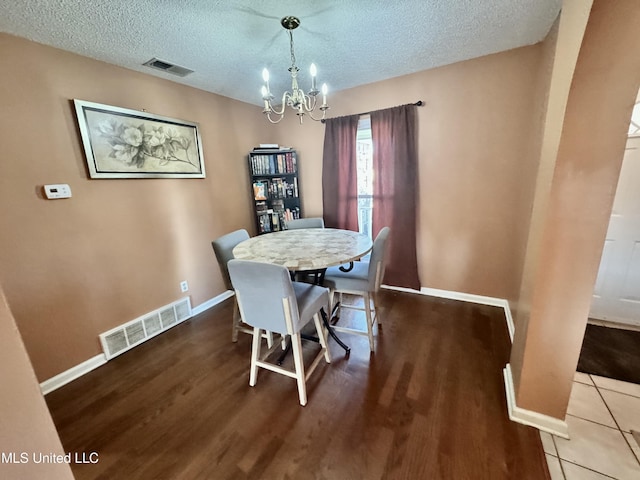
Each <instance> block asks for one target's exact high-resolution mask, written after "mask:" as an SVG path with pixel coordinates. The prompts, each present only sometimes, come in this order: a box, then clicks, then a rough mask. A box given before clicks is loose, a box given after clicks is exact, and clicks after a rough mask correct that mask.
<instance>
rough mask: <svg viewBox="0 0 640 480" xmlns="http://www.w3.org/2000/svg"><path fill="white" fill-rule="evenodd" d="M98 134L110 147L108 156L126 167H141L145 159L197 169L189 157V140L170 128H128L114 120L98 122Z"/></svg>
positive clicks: (130, 126)
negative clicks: (149, 158)
mask: <svg viewBox="0 0 640 480" xmlns="http://www.w3.org/2000/svg"><path fill="white" fill-rule="evenodd" d="M96 130H97V133H98V134H99V135H100V136H101V137H103V138H105V139H106V141H107V143H108V144H109V146H110V147H111V153H110V154H109V156H110V157H111V158H115V159H116V160H119V161H121V162H123V163H126V164H127V165H135V166H136V167H138V168H142V167H143V166H144V164H145V161H146V159H147V158H148V157H153V158H157V159H159V160H160V161H161V164H165V165H166V164H167V163H169V162H184V163H188V164H190V165H193V166H195V167H197V165H195V164H194V163H193V162H191V159H190V158H189V148H190V147H191V140H190V139H189V138H187V137H185V136H183V135H180V134H179V133H177V132H176V131H174V130H173V129H171V128H169V129H165V128H164V127H153V126H149V125H145V124H144V123H142V124H140V125H137V126H136V125H131V124H127V123H124V122H118V121H116V120H115V119H110V120H106V121H104V122H101V123H100V124H99V125H98V126H97V128H96Z"/></svg>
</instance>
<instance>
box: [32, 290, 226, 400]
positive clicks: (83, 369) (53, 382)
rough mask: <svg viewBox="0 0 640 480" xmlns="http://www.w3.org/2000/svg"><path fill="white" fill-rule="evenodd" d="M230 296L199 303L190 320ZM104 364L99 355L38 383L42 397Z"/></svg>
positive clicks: (103, 359)
mask: <svg viewBox="0 0 640 480" xmlns="http://www.w3.org/2000/svg"><path fill="white" fill-rule="evenodd" d="M232 296H233V291H231V290H227V291H225V292H223V293H221V294H220V295H217V296H216V297H214V298H211V299H209V300H207V301H206V302H203V303H201V304H200V305H198V306H196V307H194V308H192V309H191V317H190V318H193V317H194V316H196V315H198V314H199V313H202V312H204V311H205V310H208V309H209V308H212V307H214V306H216V305H218V304H219V303H222V302H224V301H225V300H226V299H227V298H230V297H232ZM105 363H107V357H106V355H105V354H104V353H101V354H100V355H96V356H95V357H93V358H90V359H89V360H86V361H84V362H82V363H81V364H79V365H76V366H75V367H71V368H70V369H69V370H65V371H64V372H62V373H59V374H58V375H56V376H54V377H51V378H50V379H48V380H45V381H44V382H42V383H40V390H42V394H43V395H47V394H48V393H51V392H53V391H54V390H57V389H58V388H60V387H62V386H64V385H66V384H67V383H70V382H72V381H73V380H75V379H77V378H80V377H81V376H83V375H85V374H87V373H89V372H90V371H92V370H95V369H96V368H98V367H100V366H102V365H104V364H105Z"/></svg>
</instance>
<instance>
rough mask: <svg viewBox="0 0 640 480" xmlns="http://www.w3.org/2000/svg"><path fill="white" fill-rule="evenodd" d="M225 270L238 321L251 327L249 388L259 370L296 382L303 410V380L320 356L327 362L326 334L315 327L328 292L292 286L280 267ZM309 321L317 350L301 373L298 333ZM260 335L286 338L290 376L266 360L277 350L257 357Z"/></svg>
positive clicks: (234, 263) (242, 263)
mask: <svg viewBox="0 0 640 480" xmlns="http://www.w3.org/2000/svg"><path fill="white" fill-rule="evenodd" d="M228 268H229V275H230V277H231V283H232V284H233V288H234V289H235V291H236V299H237V300H238V306H239V307H240V312H241V315H242V318H243V319H244V321H245V322H246V323H248V324H249V325H251V326H253V345H252V348H251V373H250V375H249V385H251V386H252V387H253V386H255V384H256V381H257V377H258V367H260V368H265V369H267V370H271V371H273V372H276V373H280V374H282V375H286V376H288V377H292V378H295V379H296V380H297V383H298V396H299V398H300V405H306V403H307V387H306V381H307V378H309V376H310V375H311V374H312V373H313V371H314V370H315V369H316V367H317V366H318V364H319V363H320V360H321V359H322V357H323V356H324V358H325V361H326V362H327V363H330V362H331V356H330V354H329V350H328V349H327V337H326V332H325V329H324V327H323V326H322V324H321V322H320V310H321V309H322V308H327V307H328V306H329V291H328V290H327V289H326V288H324V287H319V286H317V285H310V284H308V283H299V282H292V281H291V277H290V275H289V270H287V268H286V267H283V266H280V265H273V264H269V263H260V262H250V261H248V260H238V259H235V260H230V261H229V263H228ZM312 320H313V323H314V324H315V328H316V332H317V334H318V339H319V341H320V345H321V346H322V348H321V349H320V352H319V353H318V354H317V355H316V357H315V358H314V360H313V362H312V363H311V365H310V366H309V368H308V369H307V372H306V373H305V367H304V361H303V357H302V343H301V336H300V330H301V329H302V327H304V326H305V325H306V324H308V323H309V322H311V321H312ZM263 330H266V331H270V332H275V333H280V334H281V335H290V336H291V346H292V349H293V362H294V365H295V369H294V371H291V370H288V369H286V368H284V367H281V366H278V365H276V364H273V363H270V362H267V361H266V359H267V358H268V357H269V355H270V354H271V353H272V352H273V350H274V349H275V348H277V347H278V346H277V345H275V346H274V347H272V348H271V349H270V351H268V352H267V353H266V354H265V355H264V356H263V357H261V355H260V349H261V343H262V342H261V340H260V337H261V332H262V331H263Z"/></svg>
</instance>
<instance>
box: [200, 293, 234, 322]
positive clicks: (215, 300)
mask: <svg viewBox="0 0 640 480" xmlns="http://www.w3.org/2000/svg"><path fill="white" fill-rule="evenodd" d="M233 295H234V292H233V290H226V291H224V292H222V293H221V294H220V295H217V296H215V297H213V298H211V299H209V300H207V301H206V302H203V303H201V304H200V305H198V306H196V307H193V308H192V309H191V316H195V315H198V314H199V313H202V312H204V311H205V310H209V309H210V308H212V307H215V306H216V305H218V304H219V303H222V302H224V301H225V300H226V299H227V298H231V297H233Z"/></svg>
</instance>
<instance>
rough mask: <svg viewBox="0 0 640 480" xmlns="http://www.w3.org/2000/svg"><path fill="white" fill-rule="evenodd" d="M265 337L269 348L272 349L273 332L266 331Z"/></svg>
mask: <svg viewBox="0 0 640 480" xmlns="http://www.w3.org/2000/svg"><path fill="white" fill-rule="evenodd" d="M265 335H266V336H267V348H271V347H272V346H273V332H267V331H265Z"/></svg>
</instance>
